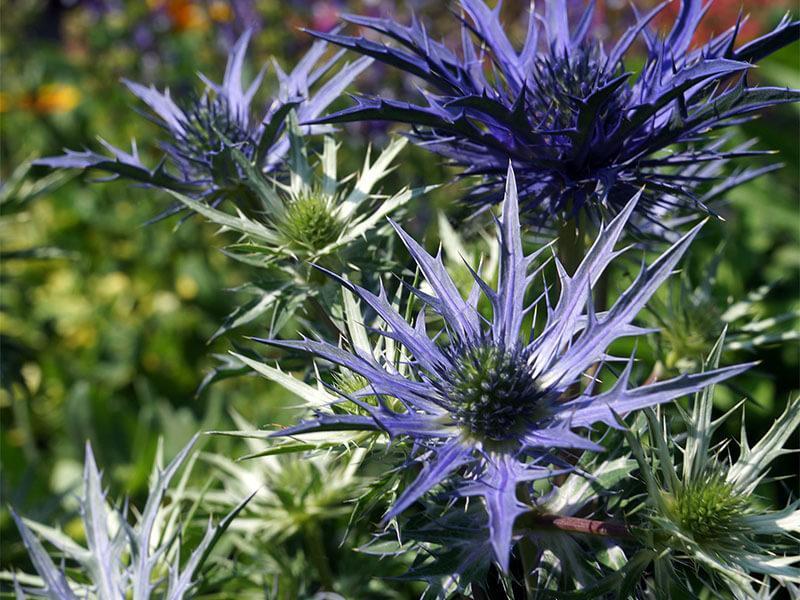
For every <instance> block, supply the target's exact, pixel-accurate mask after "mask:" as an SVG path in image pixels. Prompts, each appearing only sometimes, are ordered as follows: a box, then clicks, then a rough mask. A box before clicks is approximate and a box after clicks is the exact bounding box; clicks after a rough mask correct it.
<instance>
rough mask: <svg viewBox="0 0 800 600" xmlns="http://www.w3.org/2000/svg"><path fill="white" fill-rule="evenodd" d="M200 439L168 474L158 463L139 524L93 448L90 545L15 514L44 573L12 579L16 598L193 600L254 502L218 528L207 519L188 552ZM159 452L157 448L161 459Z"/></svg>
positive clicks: (85, 515) (86, 495) (87, 506)
mask: <svg viewBox="0 0 800 600" xmlns="http://www.w3.org/2000/svg"><path fill="white" fill-rule="evenodd" d="M196 440H197V436H195V437H194V438H193V439H192V440H191V441H190V442H189V444H187V445H186V446H185V447H184V448H183V450H181V451H180V452H179V453H178V455H177V456H176V457H175V458H174V459H173V460H172V462H170V463H169V465H167V467H166V468H163V469H162V468H161V466H160V462H161V460H160V458H159V459H157V461H156V464H155V465H154V468H153V472H152V475H151V478H150V489H149V495H148V498H147V502H146V503H145V506H144V509H143V510H142V511H141V512H136V511H132V514H133V516H134V520H133V522H130V518H131V515H129V514H128V507H127V503H126V505H125V506H124V508H123V509H122V510H118V509H115V508H112V507H111V506H109V503H108V501H107V499H106V494H105V492H104V491H103V487H102V481H101V474H100V471H99V470H98V468H97V464H96V462H95V459H94V455H93V454H92V449H91V447H90V446H89V444H87V445H86V461H85V466H84V474H83V495H82V497H81V498H80V512H81V517H82V521H83V529H84V534H85V537H86V543H87V546H86V547H84V546H81V545H80V544H78V543H77V542H75V541H74V540H73V539H72V538H70V537H69V536H67V535H66V534H65V533H64V532H62V531H61V530H60V529H55V528H53V527H48V526H46V525H42V524H40V523H36V522H34V521H30V520H27V519H23V518H21V517H19V516H17V515H16V513H14V519H15V521H16V523H17V527H18V528H19V531H20V534H21V535H22V540H23V542H24V543H25V547H26V548H27V550H28V553H29V555H30V559H31V562H32V563H33V565H34V567H35V569H36V572H37V573H38V577H33V576H28V575H21V574H11V577H13V579H14V581H15V587H16V590H17V597H18V598H24V597H26V595H29V596H31V597H45V598H50V599H51V600H72V599H75V600H77V599H78V598H97V599H98V600H124V599H126V598H133V599H134V600H155V599H165V600H181V599H183V598H189V597H191V592H192V591H193V590H194V589H195V586H196V584H197V581H198V578H199V577H200V574H201V570H202V568H203V566H204V564H205V562H206V560H207V559H208V556H209V553H210V552H211V550H212V548H213V547H214V545H215V544H216V542H217V541H218V540H219V538H220V536H221V535H222V534H223V533H224V532H225V530H226V529H227V528H228V526H229V525H230V523H231V521H232V520H233V519H234V518H235V517H236V515H237V514H238V513H239V512H240V511H241V510H242V508H244V506H245V504H246V503H247V501H248V500H249V498H246V499H245V500H244V501H242V499H241V498H240V499H239V502H238V505H236V506H235V507H234V508H233V510H232V511H231V512H230V513H228V515H227V516H226V517H225V518H223V519H222V520H221V521H220V522H219V523H218V524H217V525H213V524H212V523H211V522H210V521H209V524H208V526H207V528H206V531H205V534H204V535H203V537H202V539H201V540H200V541H199V543H198V544H197V545H196V546H195V547H194V548H191V549H187V548H186V547H185V546H183V547H182V536H183V535H184V530H185V528H186V526H187V525H188V523H186V522H185V520H184V519H185V516H186V515H187V514H191V513H192V511H189V512H188V513H186V512H184V510H185V509H186V506H187V505H186V502H185V493H186V490H187V483H188V478H189V472H190V471H191V468H192V466H193V465H194V463H195V461H196V459H197V456H196V455H195V454H191V450H192V447H193V446H194V444H195V441H196ZM160 454H161V449H160V447H159V457H160ZM182 467H183V468H184V471H183V475H182V477H181V478H180V480H179V481H178V484H177V485H175V486H171V485H170V484H171V483H172V480H173V479H174V478H175V476H176V474H177V473H178V471H179V470H180V469H181V468H182ZM250 492H252V490H250ZM167 498H169V502H166V500H167ZM195 508H196V507H195ZM40 540H44V541H45V542H47V543H49V544H52V545H53V546H54V547H55V548H56V549H57V550H58V552H59V554H60V555H62V556H63V558H64V559H65V560H66V561H67V563H68V564H69V566H70V567H72V566H73V564H74V565H77V567H78V569H79V572H80V573H81V577H80V578H77V579H76V578H73V577H72V576H70V575H68V572H69V571H68V570H66V569H65V566H64V565H63V564H62V566H61V567H59V566H57V565H56V563H55V562H54V561H53V559H52V558H51V557H50V555H49V554H48V553H47V551H46V549H45V547H44V546H43V544H42V542H41V541H40ZM182 553H183V555H182ZM6 575H7V576H8V574H6Z"/></svg>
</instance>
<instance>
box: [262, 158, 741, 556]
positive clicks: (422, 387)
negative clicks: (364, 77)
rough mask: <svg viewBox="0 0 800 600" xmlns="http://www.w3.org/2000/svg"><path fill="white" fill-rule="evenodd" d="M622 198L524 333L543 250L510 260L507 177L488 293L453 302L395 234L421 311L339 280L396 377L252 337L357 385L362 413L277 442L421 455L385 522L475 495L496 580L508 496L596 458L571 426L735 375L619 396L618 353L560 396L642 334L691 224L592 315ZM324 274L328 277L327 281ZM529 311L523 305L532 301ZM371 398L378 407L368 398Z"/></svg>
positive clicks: (433, 269)
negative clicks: (334, 437) (578, 456)
mask: <svg viewBox="0 0 800 600" xmlns="http://www.w3.org/2000/svg"><path fill="white" fill-rule="evenodd" d="M637 199H638V198H633V199H631V200H630V201H629V202H628V204H627V205H626V206H625V207H624V208H623V210H622V211H621V212H620V214H619V215H618V216H617V217H615V218H614V220H613V221H611V222H610V223H609V224H608V227H607V228H602V229H601V232H600V234H599V236H598V238H597V240H596V241H595V243H594V245H593V246H592V247H591V249H590V250H589V252H588V253H587V255H586V257H585V258H584V260H583V262H582V264H581V265H580V266H579V267H578V269H577V270H576V272H575V273H573V274H572V275H568V274H567V273H566V272H565V271H564V269H563V267H561V265H560V263H559V262H558V261H557V260H556V265H557V267H558V269H559V275H560V288H561V293H560V296H559V299H558V302H557V303H556V304H555V306H550V304H549V302H548V301H547V300H546V298H547V294H546V293H545V294H544V295H543V296H544V298H545V300H542V299H541V298H542V297H540V301H541V302H545V303H546V304H547V310H546V313H547V315H546V323H544V328H543V331H542V333H541V334H540V335H538V336H536V337H534V333H533V327H532V325H530V324H529V325H528V326H527V327H524V326H523V323H524V322H525V320H526V319H525V317H526V314H527V313H528V311H529V310H530V309H531V306H526V300H525V296H526V292H527V291H528V288H529V284H530V283H532V281H533V279H534V278H535V277H536V275H537V274H538V273H541V267H540V268H538V269H535V270H534V271H533V272H532V273H531V272H530V268H531V267H532V266H533V263H534V261H535V260H536V258H537V257H538V256H540V255H541V253H542V252H543V251H544V249H545V248H546V247H545V248H543V249H540V250H539V251H537V252H534V253H533V254H530V255H527V256H526V255H525V254H524V253H523V250H522V242H521V238H520V226H519V216H518V202H517V187H516V183H515V180H514V173H513V170H512V169H511V168H510V167H509V171H508V179H507V185H506V196H505V202H504V205H503V215H502V222H501V223H500V225H499V230H500V231H499V234H500V235H499V238H500V239H499V246H500V265H499V270H498V284H497V288H496V289H493V288H492V287H491V286H490V285H489V283H487V282H486V281H484V280H483V279H481V278H480V276H478V275H477V274H475V275H474V276H475V282H476V285H475V286H474V288H473V292H472V293H471V294H470V295H469V296H468V298H467V299H466V300H465V299H464V298H463V297H462V296H461V294H459V293H458V291H457V288H456V286H455V283H454V282H453V280H452V279H451V277H450V276H449V275H448V273H447V271H446V270H445V268H444V266H443V263H442V261H441V257H436V258H434V257H432V256H430V255H429V254H428V253H426V252H425V250H424V249H423V248H422V247H421V246H420V245H419V244H417V243H416V242H415V241H414V240H413V239H412V238H411V237H410V236H409V235H408V234H406V233H405V232H404V231H403V230H402V229H400V228H399V227H398V226H395V229H396V230H397V233H398V235H399V236H400V238H401V239H402V241H403V242H404V244H405V245H406V247H407V248H408V251H409V252H410V254H411V256H412V257H413V258H414V260H415V261H416V263H417V265H418V266H419V269H420V271H421V273H422V274H423V275H424V277H425V279H426V280H427V283H428V284H429V285H430V287H431V289H432V291H433V293H432V294H425V293H423V292H421V291H419V290H414V291H415V294H416V296H417V297H418V298H420V299H421V301H422V302H423V304H424V308H423V310H421V311H420V313H419V315H418V316H417V318H416V322H415V324H411V323H409V322H407V320H406V319H405V318H404V317H403V316H402V315H401V313H400V312H398V311H397V310H396V309H395V308H394V307H392V306H391V304H390V303H389V302H388V301H387V298H386V295H385V293H383V292H382V291H381V293H380V294H379V295H375V294H373V293H371V292H369V291H368V290H366V289H364V288H362V287H360V286H357V285H354V284H351V283H349V282H347V281H345V280H344V279H341V278H339V281H340V282H341V283H342V285H343V286H345V287H347V288H349V289H350V290H351V291H352V292H353V293H354V294H355V295H356V296H357V297H358V298H359V299H360V300H361V301H362V302H363V303H364V304H365V305H367V306H369V307H371V308H372V309H373V310H374V311H375V312H376V313H377V314H378V315H379V316H380V317H381V318H382V319H383V320H384V321H386V324H387V330H385V331H381V332H380V334H381V335H384V336H385V337H387V338H388V339H390V340H394V341H395V342H399V343H400V344H402V345H403V347H404V348H405V349H406V351H407V352H408V355H409V361H410V367H409V369H410V371H409V373H410V374H409V375H401V374H400V373H398V371H397V370H396V369H394V368H393V367H392V366H391V365H385V364H381V363H380V360H379V358H377V357H375V356H373V355H371V354H370V353H368V352H364V351H363V350H361V349H359V348H358V347H354V349H353V351H352V352H347V351H346V350H343V349H341V348H339V347H338V346H335V345H332V344H329V343H326V342H321V341H311V340H299V341H284V340H275V339H270V340H261V341H263V342H265V343H268V344H272V345H275V346H280V347H285V348H291V349H299V350H303V351H306V352H310V353H312V354H314V355H316V356H318V357H321V358H324V359H326V360H328V361H330V362H332V363H334V364H336V365H340V366H343V367H346V368H348V369H350V370H351V371H353V372H354V373H356V374H357V375H360V376H361V377H363V378H364V380H366V382H367V385H366V386H365V387H364V388H363V389H362V390H360V391H356V392H354V393H352V394H350V395H348V398H349V399H350V400H352V401H353V402H355V403H356V404H358V405H360V406H361V408H362V410H363V411H366V414H362V415H358V414H355V415H354V414H330V413H329V414H323V413H322V412H320V414H318V415H317V417H316V418H315V419H313V420H311V421H308V422H305V423H301V424H299V425H297V426H295V427H291V428H289V429H286V430H283V431H280V432H278V434H277V435H280V436H287V435H298V434H302V433H311V432H315V431H319V430H322V431H329V430H334V429H337V428H345V429H365V430H376V429H378V430H382V431H384V432H386V433H387V434H389V436H390V437H392V438H396V437H401V438H404V439H407V440H410V441H413V442H414V444H415V447H416V448H418V449H419V450H420V452H419V453H418V455H417V459H418V460H419V461H420V462H421V464H422V465H423V466H422V469H421V471H420V473H419V475H418V477H417V478H416V480H415V481H414V482H413V483H412V484H410V485H409V486H408V487H407V488H406V489H405V490H404V491H403V493H402V495H401V496H400V497H399V498H398V499H397V501H396V502H395V504H394V505H393V506H392V508H391V510H390V511H389V513H388V514H387V518H392V517H394V516H396V515H398V514H399V513H401V512H402V511H404V510H405V509H406V508H408V507H409V506H411V505H412V504H413V503H414V502H415V501H416V500H417V499H419V498H420V497H421V496H422V495H423V494H425V493H426V492H427V491H428V490H430V489H432V488H433V487H435V486H437V485H438V484H441V483H444V482H449V483H450V484H451V486H452V487H453V488H454V489H455V490H456V493H457V494H458V495H461V496H480V497H482V498H483V499H484V502H485V506H486V512H487V513H488V526H489V530H490V537H491V544H492V547H493V549H494V555H495V558H496V560H497V561H498V563H499V564H500V566H501V568H503V569H504V570H507V568H508V564H509V554H510V551H511V548H512V543H513V525H514V520H515V519H516V517H517V516H518V515H520V514H521V513H523V512H525V511H526V510H527V508H526V506H525V505H523V504H522V503H521V502H520V501H519V500H518V499H517V490H518V487H520V486H528V485H529V484H530V482H532V481H534V480H537V479H540V478H544V477H548V476H550V475H552V474H553V473H554V471H553V469H552V468H550V466H551V465H555V468H556V469H557V471H556V472H560V470H561V469H562V468H563V469H568V468H569V467H568V465H566V464H565V463H564V462H563V461H562V460H559V458H558V450H560V449H571V450H577V451H580V450H598V449H600V447H599V446H598V445H597V444H596V443H594V442H593V441H591V440H590V439H589V438H588V437H584V436H582V435H580V434H579V433H578V432H577V430H579V429H581V428H589V427H591V426H592V425H594V424H596V423H605V424H607V425H611V426H613V425H614V424H615V417H614V414H615V413H628V412H630V411H632V410H636V409H640V408H642V407H646V406H651V405H654V404H659V403H662V402H667V401H669V400H671V399H673V398H676V397H679V396H683V395H686V394H689V393H692V392H694V391H696V390H698V389H700V388H702V387H703V386H705V385H708V384H709V383H712V382H715V381H720V380H723V379H726V378H728V377H732V376H734V375H736V374H737V373H740V372H742V371H744V370H745V369H747V368H748V366H749V365H738V366H732V367H727V368H722V369H716V370H712V371H708V372H706V373H701V374H697V375H683V376H681V377H677V378H674V379H669V380H665V381H661V382H659V383H654V384H650V385H644V386H640V387H633V388H631V387H629V384H630V378H631V374H632V368H633V358H632V357H631V359H630V360H628V361H627V362H626V364H625V367H624V369H623V370H622V373H621V374H620V375H619V377H618V378H617V381H616V383H615V384H614V385H613V386H612V387H611V388H609V389H606V390H604V391H598V390H592V389H591V387H594V386H590V388H588V389H586V390H585V391H584V392H583V393H578V394H577V395H575V394H572V393H570V390H571V389H574V386H575V385H576V384H579V383H580V381H581V378H582V376H583V375H584V373H585V372H586V371H587V370H588V369H589V368H590V367H591V366H592V365H595V364H597V363H599V362H601V361H604V360H606V359H608V358H610V357H609V356H608V350H607V349H608V346H609V344H611V343H612V342H613V341H615V340H617V339H618V338H621V337H625V336H631V335H636V334H638V333H640V332H641V329H639V328H638V327H636V326H634V325H633V324H632V323H631V322H632V320H633V319H634V317H635V316H636V314H637V313H638V312H639V311H640V309H641V308H642V307H643V306H644V304H645V303H646V302H647V300H648V298H649V297H650V296H651V295H652V294H653V292H654V291H655V290H656V288H657V287H658V286H659V285H660V284H661V282H662V281H664V279H666V278H667V277H668V276H669V274H670V272H671V271H672V270H673V268H674V267H675V265H676V263H677V262H678V260H679V259H680V258H681V256H682V255H683V253H684V252H685V251H686V249H687V248H688V246H689V244H690V243H691V241H692V239H693V238H694V236H695V235H696V233H697V232H698V231H699V228H700V226H697V227H695V228H694V229H693V230H692V231H691V232H689V233H688V234H686V235H685V236H684V237H682V238H681V239H680V240H679V241H678V242H676V243H675V244H674V245H673V246H672V247H671V248H669V249H668V250H667V251H666V252H665V253H664V254H663V255H662V256H661V257H660V258H659V259H658V260H656V261H655V262H654V263H653V264H652V265H651V266H649V267H647V268H643V269H642V271H641V272H640V273H639V276H638V277H637V278H636V280H635V281H634V282H633V283H632V284H631V285H630V287H628V289H627V290H625V292H624V293H623V294H622V295H621V296H620V297H619V298H618V300H617V302H616V303H615V304H614V305H613V306H612V307H611V309H610V310H609V311H607V312H604V313H595V312H594V309H593V308H592V300H591V295H592V294H591V289H592V287H593V286H594V285H595V284H596V283H597V281H598V278H599V277H600V276H601V274H602V273H603V272H604V271H605V270H606V268H607V267H608V265H609V264H610V263H611V262H612V260H613V259H614V258H615V257H616V256H617V255H618V254H619V251H615V250H614V246H615V245H616V243H617V241H618V240H619V237H620V235H621V234H622V232H623V230H624V227H625V224H626V222H627V221H628V219H629V218H630V216H631V213H632V212H633V210H634V208H635V206H636V202H637ZM334 277H336V276H335V275H334ZM481 292H482V293H483V295H485V296H486V298H488V300H489V302H490V303H491V307H492V312H493V317H492V319H491V320H490V321H487V320H486V319H484V318H483V317H482V316H481V315H480V313H479V312H478V301H479V299H480V295H481ZM538 302H539V301H537V302H534V303H533V305H536V304H538ZM426 309H427V310H430V311H433V312H434V313H436V314H437V315H438V316H439V317H440V318H441V319H442V320H443V322H444V327H443V328H442V329H441V330H440V331H438V332H436V333H435V334H433V335H431V334H430V333H429V332H428V331H427V328H426V319H425V310H426ZM374 398H377V401H375V400H374Z"/></svg>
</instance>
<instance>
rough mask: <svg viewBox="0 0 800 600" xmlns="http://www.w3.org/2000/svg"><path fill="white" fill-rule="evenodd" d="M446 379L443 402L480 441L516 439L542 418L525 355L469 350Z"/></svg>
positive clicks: (491, 347) (494, 349)
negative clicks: (446, 398)
mask: <svg viewBox="0 0 800 600" xmlns="http://www.w3.org/2000/svg"><path fill="white" fill-rule="evenodd" d="M454 362H455V365H454V367H455V368H454V369H453V371H452V373H451V374H450V375H449V381H448V385H447V391H446V393H447V396H448V399H449V401H450V402H451V404H452V409H453V412H454V414H455V418H456V420H457V421H458V422H459V423H460V424H461V425H462V426H463V427H465V428H466V429H467V430H468V431H469V433H470V434H472V435H475V436H476V437H478V438H484V439H488V440H494V441H503V440H510V439H514V438H516V437H517V436H518V435H519V434H520V432H521V431H523V430H524V429H525V428H526V426H527V425H529V424H530V423H531V422H532V421H535V420H536V419H538V418H541V417H542V416H544V414H545V411H544V408H543V406H542V400H543V398H544V396H545V393H544V392H543V391H542V390H540V389H539V387H538V386H537V385H536V382H535V381H534V379H533V377H532V376H531V372H530V368H529V367H528V364H527V361H526V357H525V353H524V352H523V351H521V350H519V349H512V350H506V349H504V348H501V347H498V346H495V345H491V344H486V345H481V346H472V347H467V348H465V349H464V350H463V351H461V352H460V353H459V354H458V355H457V357H456V359H455V361H454Z"/></svg>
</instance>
